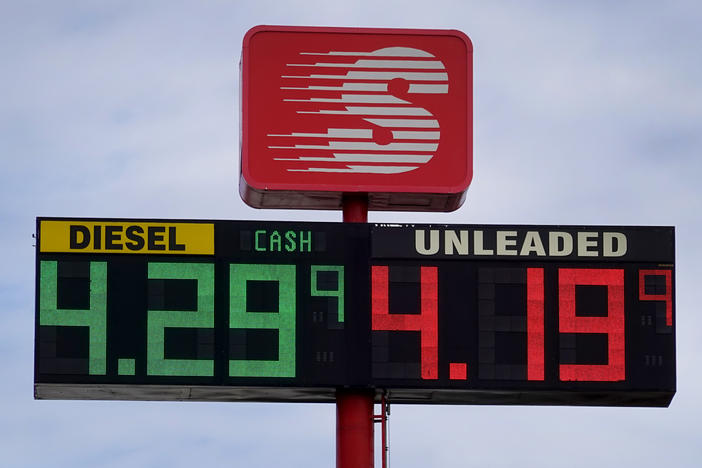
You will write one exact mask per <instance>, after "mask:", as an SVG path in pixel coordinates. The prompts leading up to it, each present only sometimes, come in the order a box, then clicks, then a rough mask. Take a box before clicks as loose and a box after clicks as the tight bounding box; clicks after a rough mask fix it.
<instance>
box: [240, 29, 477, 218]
mask: <svg viewBox="0 0 702 468" xmlns="http://www.w3.org/2000/svg"><path fill="white" fill-rule="evenodd" d="M260 32H301V33H332V34H333V33H341V34H385V35H415V36H416V35H433V36H451V37H456V38H458V39H460V40H462V41H463V43H464V44H465V46H466V50H467V53H468V55H469V58H468V60H467V61H466V67H467V70H466V81H467V86H468V88H469V90H470V91H469V92H468V93H467V102H466V111H467V112H468V115H469V119H468V120H469V125H468V128H466V146H467V147H468V152H469V155H470V157H469V158H468V159H469V160H468V164H467V166H466V177H465V179H464V180H463V181H462V182H461V183H460V184H458V185H455V186H445V185H437V186H422V187H415V186H402V185H398V186H393V187H391V188H389V187H388V186H387V185H377V184H369V185H358V186H357V187H355V188H350V187H344V190H343V191H341V190H340V189H339V187H338V186H337V187H335V186H332V185H329V186H328V187H324V186H322V185H320V184H314V187H310V184H302V183H275V184H270V183H266V182H264V181H260V180H256V178H254V177H252V174H251V173H250V171H249V167H248V160H247V159H246V158H244V157H243V155H244V154H249V141H248V138H247V135H248V130H249V122H248V111H249V109H248V107H249V100H248V98H245V96H248V93H249V92H250V89H249V86H250V85H249V83H250V80H249V79H248V78H247V77H248V76H249V74H250V73H251V71H250V68H249V67H250V63H251V60H250V55H249V54H250V47H249V44H250V42H251V40H252V38H253V37H254V36H255V35H256V34H258V33H260ZM472 55H473V43H472V41H471V40H470V38H469V37H468V36H467V35H466V34H465V33H463V32H462V31H459V30H456V29H404V28H350V27H325V26H276V25H258V26H254V27H252V28H251V29H249V30H248V31H247V32H246V34H245V35H244V39H243V43H242V52H241V64H240V67H241V75H240V78H241V79H240V98H241V99H240V106H241V114H240V119H241V120H240V129H241V132H240V135H241V141H240V145H241V150H240V163H241V164H240V180H239V192H240V195H241V197H242V199H243V200H244V201H245V202H246V203H247V204H249V205H251V206H254V207H256V208H262V207H264V205H266V204H265V203H259V202H260V201H261V200H262V199H263V197H264V196H265V195H264V194H266V193H271V194H272V193H277V194H283V193H285V194H286V195H289V196H290V197H293V198H296V199H297V202H295V201H292V200H291V203H290V204H291V205H293V206H283V205H284V204H281V205H277V206H265V207H266V208H276V207H280V208H292V207H295V208H301V209H307V208H319V209H330V208H333V207H332V206H330V205H329V201H328V200H327V202H326V203H325V202H323V201H321V200H322V198H324V197H329V196H330V195H332V194H338V195H339V198H340V197H341V194H342V192H343V193H352V194H360V193H368V194H369V197H370V198H371V203H370V206H369V208H370V209H392V210H403V211H405V210H409V211H453V210H455V209H457V208H459V207H460V206H461V205H462V203H463V200H464V199H465V192H466V191H467V190H468V187H469V185H470V183H471V181H472V179H473V118H472V116H473V73H472V71H473V70H472V68H473V60H472ZM257 194H258V196H257ZM397 194H400V195H407V196H409V197H410V198H411V197H412V195H424V196H430V197H433V198H441V199H445V201H446V204H445V207H443V208H437V207H436V204H432V208H422V207H419V206H414V205H413V204H411V203H410V205H408V206H406V207H402V206H399V205H395V206H393V207H390V208H383V207H382V206H381V205H382V204H381V205H379V204H378V203H372V200H373V198H374V197H373V195H380V196H381V197H383V198H384V197H386V196H388V195H390V196H392V195H397ZM276 198H278V199H279V198H280V197H276ZM301 200H306V201H307V202H308V203H303V204H302V206H301V205H300V201H301ZM439 205H441V203H440V204H439Z"/></svg>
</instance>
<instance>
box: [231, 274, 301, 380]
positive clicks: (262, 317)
mask: <svg viewBox="0 0 702 468" xmlns="http://www.w3.org/2000/svg"><path fill="white" fill-rule="evenodd" d="M229 273H230V280H229V281H230V283H229V294H230V304H229V327H230V328H249V329H251V328H253V329H277V330H278V360H275V361H273V360H253V359H230V360H229V375H230V376H231V377H295V265H255V264H235V265H231V266H230V270H229ZM247 281H275V282H277V283H278V310H277V313H275V312H276V311H274V310H270V311H257V312H251V311H249V310H247V301H246V290H247Z"/></svg>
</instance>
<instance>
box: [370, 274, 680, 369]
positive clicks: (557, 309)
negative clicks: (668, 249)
mask: <svg viewBox="0 0 702 468" xmlns="http://www.w3.org/2000/svg"><path fill="white" fill-rule="evenodd" d="M493 265H494V264H493ZM393 269H396V270H405V271H406V270H408V267H404V266H389V265H374V266H372V267H371V302H372V306H371V308H372V330H373V331H374V333H376V334H377V333H378V332H419V366H418V367H419V374H420V376H421V379H423V380H436V379H439V378H440V377H442V378H443V375H442V376H440V369H447V370H448V377H449V380H468V379H469V377H468V376H469V372H468V369H469V367H470V365H471V364H473V363H472V362H471V361H470V359H469V358H472V359H474V360H475V361H474V364H476V374H475V375H476V376H477V377H478V378H479V379H480V380H492V379H498V380H528V381H543V380H544V379H545V376H546V363H547V362H557V363H558V365H557V369H555V370H554V372H555V373H556V375H557V378H558V380H560V381H564V382H565V381H589V382H618V381H624V380H626V378H627V375H626V367H627V366H626V356H627V354H626V353H627V351H626V346H627V344H626V342H627V340H626V326H627V324H626V321H627V319H629V320H632V319H633V318H634V317H635V315H636V314H635V313H634V311H628V310H627V300H626V298H625V290H626V289H627V288H632V291H634V292H635V293H636V295H635V296H636V297H635V301H638V302H639V304H640V303H644V302H649V301H653V302H656V303H657V304H655V305H656V306H659V307H658V309H659V310H660V309H662V310H664V313H662V314H661V313H659V314H657V316H656V321H657V322H658V323H656V324H655V325H656V329H657V330H658V333H671V332H672V324H673V313H672V310H673V304H672V271H671V270H670V269H644V268H637V269H635V272H634V273H635V275H629V276H627V275H626V274H625V273H626V272H627V271H629V270H625V269H624V268H580V267H546V268H544V267H524V268H493V267H492V265H490V266H489V267H488V266H485V267H476V268H474V269H473V273H472V274H471V272H470V271H466V272H463V273H462V274H461V276H463V277H464V278H465V281H463V282H460V281H459V282H460V283H461V284H462V286H463V287H462V289H461V291H443V292H442V294H439V291H440V290H441V286H442V285H441V284H440V280H439V278H440V272H441V269H442V266H420V267H414V268H409V270H412V269H414V270H415V271H416V270H419V274H418V278H417V277H416V275H415V278H414V280H415V283H418V288H416V289H418V291H417V295H418V296H419V297H418V304H419V307H417V308H415V310H411V311H407V310H398V307H393V300H392V299H391V296H392V293H391V290H392V286H391V284H392V283H393V282H392V281H391V277H392V271H393ZM546 269H548V270H549V278H551V279H552V280H554V282H555V284H554V285H550V287H549V285H547V284H546V281H545V278H546V274H545V270H546ZM400 276H401V275H400ZM445 276H450V275H449V274H448V273H447V274H446V275H445ZM625 276H627V277H631V278H633V279H635V281H637V284H635V285H625ZM471 282H473V283H474V284H473V285H471ZM395 284H398V285H401V284H403V280H402V278H399V280H398V281H396V282H395ZM405 284H406V282H405ZM451 284H452V285H454V284H456V281H455V279H454V281H451ZM515 287H516V288H517V289H516V294H515ZM510 291H511V292H510ZM547 291H549V292H550V295H547ZM402 295H403V293H402V292H401V290H398V293H397V294H396V295H395V298H398V300H397V302H398V303H403V304H406V300H405V299H403V298H402V297H401V296H402ZM457 295H461V297H462V298H463V301H462V302H463V308H464V310H463V314H464V315H466V316H470V315H473V316H475V315H477V316H478V319H477V322H478V332H476V333H471V330H464V333H463V336H464V337H465V340H474V341H477V343H474V345H473V346H472V347H468V348H467V349H473V350H477V355H475V354H476V353H475V352H473V353H472V354H473V355H472V356H465V358H466V359H464V360H463V361H459V362H448V363H446V362H445V359H443V358H442V360H441V362H442V363H444V366H440V360H439V355H440V349H441V350H451V349H452V348H453V347H455V344H456V343H444V341H450V339H443V337H442V335H441V333H440V329H450V328H451V327H452V326H453V324H451V323H445V324H444V325H443V326H441V327H440V322H441V320H442V316H441V313H442V305H447V304H449V303H452V302H454V303H455V302H457V301H456V300H455V298H456V297H457ZM510 295H511V296H512V297H517V300H516V301H515V300H512V301H510V300H509V298H507V299H505V297H506V296H510ZM442 301H443V303H442ZM632 304H635V303H632ZM637 305H638V304H635V305H634V307H636V306H637ZM471 308H477V309H478V310H477V311H476V310H472V311H471V310H470V309H471ZM519 308H521V309H522V310H514V309H519ZM500 309H501V310H500ZM546 310H549V311H552V312H553V314H554V315H555V317H548V318H547V317H545V311H546ZM476 312H477V313H476ZM637 313H638V314H639V315H641V318H640V319H639V321H640V322H641V326H646V325H649V326H653V325H654V324H653V320H652V318H650V317H648V318H647V316H646V315H645V314H641V313H640V312H639V311H637ZM446 320H447V321H448V320H450V318H447V319H446ZM661 322H662V323H661ZM467 323H469V324H470V323H471V322H467ZM472 323H475V322H472ZM547 324H549V325H550V326H551V327H553V328H554V329H553V330H549V329H547V328H546V327H547ZM497 335H499V336H502V337H505V336H507V337H511V343H512V344H514V343H518V345H517V346H514V345H513V346H511V347H510V346H507V347H506V348H507V349H506V350H504V349H503V350H501V349H500V348H501V347H505V345H504V343H507V344H508V345H509V339H508V340H507V341H505V340H504V339H503V340H499V339H498V340H496V339H495V338H496V336H497ZM451 336H455V331H453V333H451ZM548 336H555V339H553V340H552V344H551V345H550V346H551V347H552V348H555V347H556V346H559V349H558V352H559V355H560V356H559V359H558V360H557V361H554V360H549V361H547V360H546V349H547V344H546V343H547V341H548V338H547V337H548ZM515 338H516V339H515ZM588 339H589V341H588ZM578 341H580V342H581V343H584V344H585V345H586V346H589V347H594V348H598V347H599V350H598V351H597V352H596V353H595V354H599V355H600V356H602V357H600V358H599V361H600V362H598V363H581V362H579V361H583V359H582V355H583V354H585V355H586V354H587V352H585V353H583V351H581V352H580V354H581V359H578V358H577V356H576V352H577V345H576V343H577V342H578ZM397 342H398V341H397V340H396V343H397ZM569 342H570V343H572V344H570V345H568V343H569ZM519 344H521V346H519ZM388 346H390V347H392V345H391V344H387V343H384V345H380V346H377V347H374V348H373V349H374V361H376V363H375V367H374V376H377V377H384V378H393V377H394V378H411V377H412V374H413V369H412V368H411V366H409V365H408V363H407V362H405V363H402V362H395V363H392V362H388V361H392V360H393V359H388V358H387V357H386V356H385V355H387V354H388V353H393V350H392V349H390V350H388V349H386V348H387V347H388ZM396 346H401V345H396ZM581 347H582V345H581ZM406 348H407V346H405V349H404V352H405V354H407V349H406ZM569 348H570V349H569ZM401 352H402V351H398V350H395V354H396V355H398V354H401ZM467 353H469V354H470V351H467ZM505 353H507V354H509V353H511V354H512V355H511V356H508V357H507V359H505V357H504V355H505ZM410 354H411V353H410ZM495 354H497V355H500V354H501V355H502V358H501V359H500V358H499V357H498V359H495ZM590 354H592V353H590ZM381 355H382V356H381ZM454 355H455V353H454ZM378 356H381V357H378ZM383 356H385V357H383ZM395 360H396V361H401V360H402V359H395ZM587 360H588V359H587V358H586V359H584V361H587ZM597 360H598V359H597V358H595V361H597ZM647 360H652V359H649V358H648V357H647ZM378 362H379V363H378ZM515 363H516V364H517V365H515ZM478 364H479V365H478ZM510 364H511V365H510ZM520 364H521V365H520ZM398 369H399V370H398ZM477 369H479V372H478V371H477ZM414 371H416V369H414Z"/></svg>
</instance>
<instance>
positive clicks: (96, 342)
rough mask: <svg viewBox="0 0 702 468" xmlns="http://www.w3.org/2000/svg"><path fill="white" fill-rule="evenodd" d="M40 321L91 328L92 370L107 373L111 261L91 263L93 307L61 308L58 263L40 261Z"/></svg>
mask: <svg viewBox="0 0 702 468" xmlns="http://www.w3.org/2000/svg"><path fill="white" fill-rule="evenodd" d="M39 275H40V277H39V324H40V325H48V326H68V327H88V329H89V332H88V340H89V341H88V342H89V344H88V373H89V374H90V375H105V373H106V367H107V364H106V363H107V325H106V323H107V320H106V312H107V263H105V262H90V308H89V309H59V308H58V264H57V262H54V261H42V262H40V271H39Z"/></svg>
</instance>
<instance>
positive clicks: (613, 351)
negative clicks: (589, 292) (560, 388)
mask: <svg viewBox="0 0 702 468" xmlns="http://www.w3.org/2000/svg"><path fill="white" fill-rule="evenodd" d="M576 285H587V286H607V316H606V317H578V316H576V311H575V286H576ZM558 319H559V331H560V332H561V333H606V334H607V335H608V336H607V352H608V358H609V359H608V361H609V362H608V363H607V364H604V365H599V364H561V365H560V377H561V380H564V381H566V380H584V381H608V382H614V381H619V380H624V378H625V355H624V270H622V269H599V268H598V269H585V268H561V269H559V270H558Z"/></svg>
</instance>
